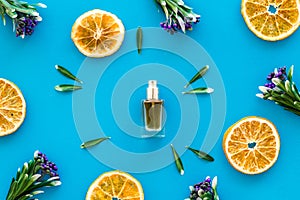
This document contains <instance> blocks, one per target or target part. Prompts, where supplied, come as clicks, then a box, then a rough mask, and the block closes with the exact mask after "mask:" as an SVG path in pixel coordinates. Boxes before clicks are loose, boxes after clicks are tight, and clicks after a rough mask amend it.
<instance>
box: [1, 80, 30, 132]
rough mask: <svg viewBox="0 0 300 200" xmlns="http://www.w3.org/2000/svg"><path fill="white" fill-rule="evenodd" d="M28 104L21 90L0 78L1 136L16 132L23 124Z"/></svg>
mask: <svg viewBox="0 0 300 200" xmlns="http://www.w3.org/2000/svg"><path fill="white" fill-rule="evenodd" d="M25 115H26V103H25V99H24V97H23V94H22V92H21V91H20V89H19V88H18V87H17V86H16V85H15V84H14V83H12V82H11V81H8V80H6V79H3V78H0V136H4V135H8V134H11V133H13V132H15V131H16V130H17V129H18V128H19V127H20V126H21V124H22V123H23V121H24V119H25Z"/></svg>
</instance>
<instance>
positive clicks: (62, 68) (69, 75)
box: [55, 65, 83, 84]
mask: <svg viewBox="0 0 300 200" xmlns="http://www.w3.org/2000/svg"><path fill="white" fill-rule="evenodd" d="M55 69H56V70H57V71H58V72H60V73H61V74H62V75H64V76H65V77H67V78H69V79H72V80H74V81H77V82H79V83H81V84H82V83H83V82H82V81H81V80H79V79H78V78H77V77H76V76H75V75H73V74H72V73H71V72H70V71H69V70H67V69H66V68H64V67H62V66H60V65H55Z"/></svg>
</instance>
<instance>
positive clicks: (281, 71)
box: [265, 67, 287, 89]
mask: <svg viewBox="0 0 300 200" xmlns="http://www.w3.org/2000/svg"><path fill="white" fill-rule="evenodd" d="M273 78H279V79H280V80H282V81H285V80H287V74H286V67H281V68H278V69H277V68H275V70H274V72H271V73H270V74H269V75H268V76H267V83H265V87H267V88H270V89H273V88H275V87H276V85H275V84H274V83H273V82H272V79H273Z"/></svg>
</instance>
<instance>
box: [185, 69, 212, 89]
mask: <svg viewBox="0 0 300 200" xmlns="http://www.w3.org/2000/svg"><path fill="white" fill-rule="evenodd" d="M208 69H209V66H208V65H206V66H204V67H203V68H202V69H200V70H199V71H198V72H197V73H196V74H195V75H194V76H193V78H192V79H191V80H190V81H189V82H188V83H187V84H186V85H185V86H184V88H187V87H188V86H189V85H190V84H192V83H193V82H195V81H197V80H198V79H200V78H201V77H203V76H204V74H206V72H207V71H208Z"/></svg>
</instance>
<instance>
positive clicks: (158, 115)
mask: <svg viewBox="0 0 300 200" xmlns="http://www.w3.org/2000/svg"><path fill="white" fill-rule="evenodd" d="M163 104H164V101H163V100H161V99H159V98H158V88H157V81H156V80H150V81H149V82H148V88H147V99H146V100H144V101H143V111H144V123H145V129H146V131H155V132H159V131H161V130H162V121H163Z"/></svg>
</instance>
